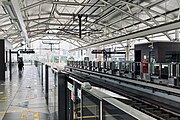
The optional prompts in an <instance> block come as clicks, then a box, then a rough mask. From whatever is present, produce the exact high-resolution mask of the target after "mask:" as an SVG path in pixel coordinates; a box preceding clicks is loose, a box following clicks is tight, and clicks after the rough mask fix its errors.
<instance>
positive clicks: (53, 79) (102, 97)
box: [35, 61, 155, 120]
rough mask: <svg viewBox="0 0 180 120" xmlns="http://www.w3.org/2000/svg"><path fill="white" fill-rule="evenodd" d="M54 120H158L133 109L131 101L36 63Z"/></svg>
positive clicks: (43, 64) (48, 66) (49, 66)
mask: <svg viewBox="0 0 180 120" xmlns="http://www.w3.org/2000/svg"><path fill="white" fill-rule="evenodd" d="M35 64H36V67H37V69H38V71H39V77H40V80H41V84H42V86H43V91H44V94H45V98H46V101H47V105H48V109H49V112H50V114H51V119H54V120H82V119H96V120H103V119H104V120H105V119H115V120H120V119H128V120H137V119H140V120H150V119H151V120H155V119H154V118H152V117H151V116H148V115H146V114H144V113H142V112H140V111H138V110H136V109H134V108H133V107H131V106H130V104H129V103H131V102H132V101H131V100H130V99H128V98H125V97H123V96H120V95H117V94H115V93H113V92H111V91H108V90H105V89H102V88H99V87H94V86H91V85H90V84H89V83H88V82H86V81H85V80H83V81H82V80H79V79H75V78H74V77H72V76H69V75H68V74H67V73H66V72H63V71H60V70H58V69H57V68H53V67H52V66H51V65H47V64H45V63H41V62H38V61H36V62H35Z"/></svg>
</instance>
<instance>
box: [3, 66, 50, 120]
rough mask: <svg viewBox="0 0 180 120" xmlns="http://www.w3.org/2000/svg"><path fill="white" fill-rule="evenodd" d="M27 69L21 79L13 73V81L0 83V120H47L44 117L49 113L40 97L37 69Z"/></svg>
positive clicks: (40, 90) (30, 67)
mask: <svg viewBox="0 0 180 120" xmlns="http://www.w3.org/2000/svg"><path fill="white" fill-rule="evenodd" d="M28 67H29V68H25V70H24V72H23V73H22V75H21V78H19V77H20V76H18V73H15V75H14V76H13V80H11V81H5V82H3V81H0V120H1V119H2V120H16V119H18V120H23V119H24V120H46V119H48V117H44V116H47V115H49V113H48V110H47V106H46V104H45V100H44V97H43V95H42V93H43V92H42V88H41V84H40V81H39V76H38V74H37V68H35V67H33V66H28ZM13 74H14V73H13ZM29 86H30V87H29ZM41 111H42V112H41Z"/></svg>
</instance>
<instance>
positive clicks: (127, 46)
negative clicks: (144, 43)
mask: <svg viewBox="0 0 180 120" xmlns="http://www.w3.org/2000/svg"><path fill="white" fill-rule="evenodd" d="M126 42H127V45H126V60H127V61H128V60H129V40H127V41H126Z"/></svg>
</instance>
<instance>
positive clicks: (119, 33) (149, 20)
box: [0, 0, 180, 50]
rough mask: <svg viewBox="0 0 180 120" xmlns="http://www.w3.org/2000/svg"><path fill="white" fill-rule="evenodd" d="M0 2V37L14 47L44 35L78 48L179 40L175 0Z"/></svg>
mask: <svg viewBox="0 0 180 120" xmlns="http://www.w3.org/2000/svg"><path fill="white" fill-rule="evenodd" d="M0 4H1V7H0V37H1V38H5V39H7V40H8V41H10V42H11V43H12V44H17V46H16V47H18V46H21V44H22V42H23V41H24V43H25V44H27V45H28V44H29V43H31V42H33V41H36V40H39V39H43V38H44V37H45V36H53V38H54V40H57V39H60V40H64V41H66V42H69V43H71V44H73V45H75V46H76V47H77V49H82V48H87V47H98V46H103V45H106V44H108V45H109V44H111V43H115V42H116V43H118V44H121V45H122V47H124V48H125V47H126V46H128V44H130V43H135V41H139V40H144V41H147V42H155V41H157V40H162V41H172V42H179V30H178V29H179V28H180V21H179V16H180V0H1V1H0ZM152 35H153V36H152ZM52 40H53V39H52ZM77 49H74V50H77Z"/></svg>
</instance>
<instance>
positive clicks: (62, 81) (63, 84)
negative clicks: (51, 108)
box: [58, 73, 68, 120]
mask: <svg viewBox="0 0 180 120" xmlns="http://www.w3.org/2000/svg"><path fill="white" fill-rule="evenodd" d="M66 79H67V76H66V74H65V73H58V118H59V119H58V120H66V116H67V109H68V108H67V107H66V104H67V103H66V101H67V96H66V94H67V91H66V89H67V81H66Z"/></svg>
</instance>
